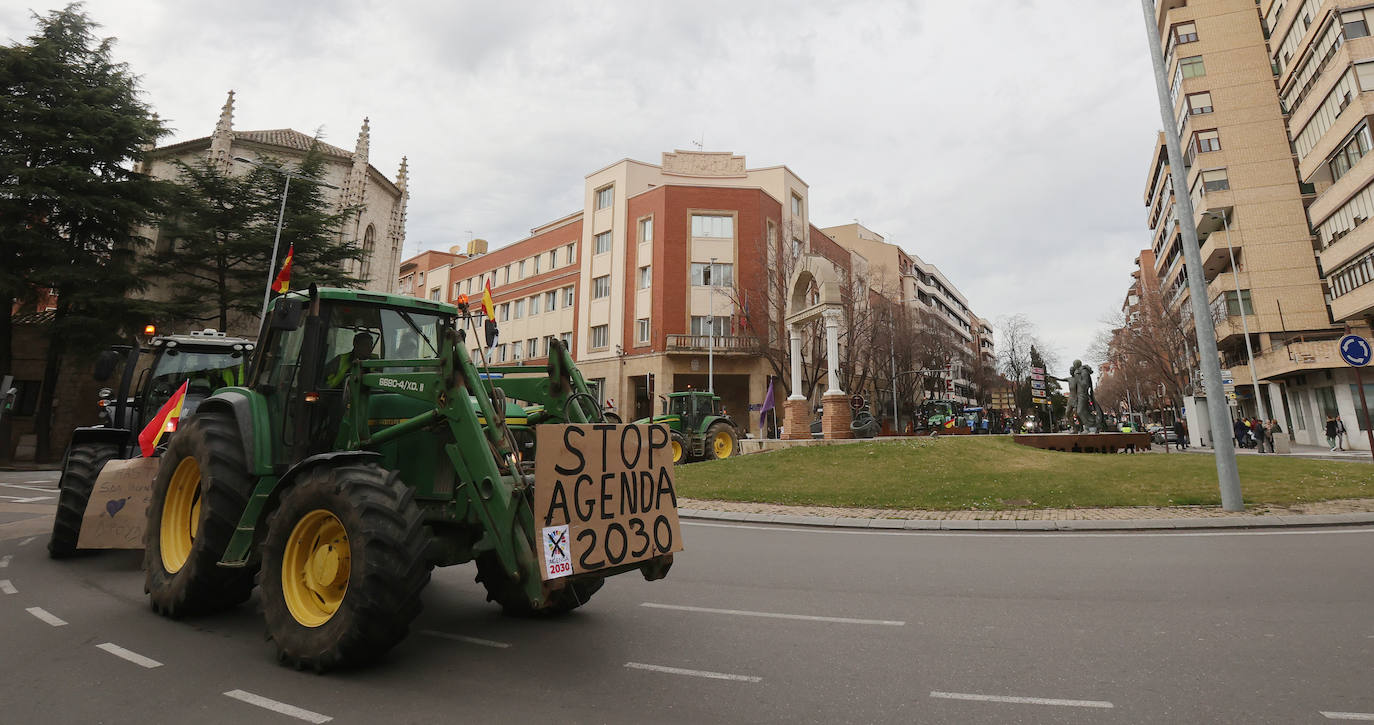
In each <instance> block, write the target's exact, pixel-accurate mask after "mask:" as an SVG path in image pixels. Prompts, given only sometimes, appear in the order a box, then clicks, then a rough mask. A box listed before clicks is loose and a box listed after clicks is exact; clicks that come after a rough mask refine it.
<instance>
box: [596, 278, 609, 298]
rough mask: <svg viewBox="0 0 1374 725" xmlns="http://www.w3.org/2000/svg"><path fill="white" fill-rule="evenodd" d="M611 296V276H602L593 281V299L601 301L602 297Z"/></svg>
mask: <svg viewBox="0 0 1374 725" xmlns="http://www.w3.org/2000/svg"><path fill="white" fill-rule="evenodd" d="M610 296H611V276H610V275H609V274H607V275H602V276H600V277H597V278H596V279H593V280H592V299H594V300H599V299H601V298H602V297H610Z"/></svg>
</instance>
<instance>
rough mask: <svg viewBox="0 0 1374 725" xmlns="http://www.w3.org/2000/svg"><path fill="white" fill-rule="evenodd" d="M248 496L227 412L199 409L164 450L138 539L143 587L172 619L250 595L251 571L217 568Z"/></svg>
mask: <svg viewBox="0 0 1374 725" xmlns="http://www.w3.org/2000/svg"><path fill="white" fill-rule="evenodd" d="M252 494H253V478H252V476H251V475H250V474H249V472H248V464H247V462H246V461H245V459H244V454H243V444H242V442H241V439H240V437H239V429H238V426H237V425H236V424H235V422H234V418H233V416H232V415H229V414H227V413H220V412H214V411H207V412H204V413H198V414H196V415H194V416H192V417H191V418H189V419H187V420H186V421H185V424H184V425H183V426H182V427H181V429H180V430H178V431H177V432H176V434H175V435H174V436H173V437H172V441H171V443H169V444H168V445H167V451H166V452H165V453H163V454H162V462H161V463H160V464H159V465H158V469H157V478H155V479H153V492H152V499H151V500H150V501H149V503H148V526H147V531H146V532H145V533H144V537H143V548H144V555H143V569H144V571H145V572H147V573H146V575H145V578H144V584H143V590H144V591H145V592H147V593H148V598H149V600H150V601H151V603H152V607H153V610H154V611H156V612H157V613H158V614H161V615H163V616H166V617H171V618H173V619H177V618H180V617H182V616H185V615H189V614H205V613H209V612H215V611H219V610H222V609H229V608H231V607H235V606H237V605H239V604H242V603H243V602H245V601H247V600H248V597H249V596H250V595H251V594H252V593H253V573H254V572H253V569H252V568H250V567H242V568H237V569H227V568H222V567H219V566H217V564H218V562H219V559H220V556H221V555H222V554H223V553H224V550H225V548H226V547H227V546H228V545H229V539H230V538H231V537H232V536H233V535H234V529H235V527H237V526H238V523H239V517H240V516H242V515H243V511H244V509H245V508H247V506H248V499H249V497H250V496H252Z"/></svg>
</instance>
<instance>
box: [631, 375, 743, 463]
mask: <svg viewBox="0 0 1374 725" xmlns="http://www.w3.org/2000/svg"><path fill="white" fill-rule="evenodd" d="M667 398H668V405H667V408H668V412H667V413H665V414H663V415H658V416H654V417H653V418H652V419H650V418H641V419H640V420H637V421H635V423H661V424H663V425H666V426H668V428H669V430H670V431H671V433H672V436H673V463H688V462H691V461H696V460H702V459H705V460H715V459H717V458H730V457H731V456H738V455H739V427H738V426H736V425H735V421H733V420H731V419H730V417H729V416H726V415H722V414H721V412H720V396H719V395H716V394H714V393H708V392H705V391H701V390H689V391H687V392H685V393H669V394H668V396H667Z"/></svg>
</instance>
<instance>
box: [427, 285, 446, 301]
mask: <svg viewBox="0 0 1374 725" xmlns="http://www.w3.org/2000/svg"><path fill="white" fill-rule="evenodd" d="M442 292H443V290H441V289H439V288H438V287H435V288H433V289H431V290H430V291H429V298H430V299H432V300H434V301H435V302H438V301H439V295H440V294H441V293H442Z"/></svg>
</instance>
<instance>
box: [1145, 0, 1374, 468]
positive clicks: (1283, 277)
mask: <svg viewBox="0 0 1374 725" xmlns="http://www.w3.org/2000/svg"><path fill="white" fill-rule="evenodd" d="M1314 4H1315V3H1313V2H1309V3H1306V5H1314ZM1330 4H1331V3H1327V5H1330ZM1293 5H1294V7H1292V8H1289V9H1288V11H1284V10H1283V9H1282V8H1279V9H1278V12H1277V13H1273V14H1272V19H1273V21H1275V22H1274V23H1273V24H1271V20H1270V19H1266V18H1265V17H1264V16H1263V15H1262V14H1263V13H1266V12H1269V11H1270V10H1271V9H1272V8H1271V7H1270V5H1269V4H1268V3H1261V5H1260V6H1258V7H1257V6H1256V5H1255V3H1254V2H1251V1H1250V0H1161V2H1159V3H1157V5H1156V9H1157V18H1158V27H1159V32H1160V35H1161V41H1162V42H1163V44H1164V47H1165V49H1166V53H1165V56H1166V60H1165V62H1166V69H1167V72H1168V73H1169V74H1170V77H1171V79H1172V81H1171V84H1170V94H1171V98H1172V100H1173V102H1174V110H1175V114H1176V115H1175V119H1176V123H1177V124H1178V128H1179V135H1180V137H1181V138H1182V139H1183V142H1184V147H1185V148H1184V155H1185V163H1186V164H1187V165H1188V168H1187V169H1186V173H1185V176H1186V178H1187V182H1188V189H1187V193H1188V194H1189V196H1190V197H1191V199H1192V202H1193V206H1194V212H1195V217H1194V221H1195V222H1196V224H1197V227H1198V241H1199V244H1200V245H1201V254H1202V259H1203V271H1204V275H1205V280H1204V281H1205V282H1206V285H1207V295H1208V299H1207V302H1208V304H1209V307H1210V309H1211V311H1212V316H1213V319H1214V320H1215V321H1216V329H1217V342H1218V348H1219V350H1220V351H1221V355H1222V364H1223V367H1225V368H1227V369H1229V370H1230V371H1231V373H1232V378H1233V379H1234V380H1235V384H1236V385H1235V393H1236V396H1237V400H1236V401H1235V403H1234V405H1235V406H1236V411H1235V413H1236V414H1237V415H1257V414H1258V413H1259V408H1258V401H1257V400H1256V397H1255V396H1256V394H1257V393H1258V394H1259V395H1264V396H1266V398H1265V399H1266V402H1267V403H1268V408H1269V410H1270V414H1271V415H1273V416H1275V417H1277V418H1279V419H1280V421H1281V423H1284V428H1285V430H1288V431H1290V432H1291V433H1292V434H1293V435H1294V437H1295V440H1297V441H1298V442H1304V443H1312V442H1316V441H1317V440H1318V439H1319V438H1320V427H1321V423H1322V420H1323V418H1322V415H1323V412H1324V411H1327V410H1334V409H1335V408H1334V407H1333V404H1328V403H1330V402H1331V401H1334V400H1335V399H1337V398H1338V397H1339V395H1340V392H1339V391H1337V390H1335V389H1334V388H1335V387H1337V383H1339V379H1340V378H1341V377H1342V376H1343V375H1344V374H1345V373H1344V371H1343V370H1342V369H1340V365H1339V360H1338V358H1336V357H1335V354H1334V353H1335V347H1334V340H1335V339H1336V338H1337V337H1339V334H1340V331H1341V326H1340V325H1338V324H1335V323H1334V322H1333V320H1332V317H1331V314H1330V311H1329V310H1328V307H1327V297H1326V295H1325V293H1324V283H1323V278H1322V266H1321V265H1320V264H1319V260H1318V257H1317V256H1316V255H1315V254H1314V248H1315V245H1317V244H1318V242H1317V240H1316V239H1315V238H1314V236H1313V233H1312V227H1311V226H1309V219H1308V213H1309V205H1312V206H1314V207H1315V206H1317V205H1318V203H1319V202H1320V199H1319V197H1318V196H1317V193H1316V192H1317V191H1318V189H1317V182H1319V181H1320V179H1319V178H1317V176H1318V175H1317V174H1316V173H1315V172H1314V171H1312V170H1313V169H1315V168H1316V166H1315V162H1314V161H1313V154H1320V153H1322V151H1321V148H1325V146H1324V145H1323V146H1321V147H1320V148H1319V147H1318V146H1317V144H1316V142H1315V141H1314V140H1313V135H1312V130H1311V129H1316V128H1320V124H1325V123H1326V121H1322V120H1320V119H1321V118H1326V117H1327V116H1329V115H1330V109H1327V110H1321V109H1323V108H1325V107H1324V105H1323V104H1324V101H1321V98H1322V97H1323V94H1322V92H1321V89H1320V88H1318V87H1317V86H1316V85H1313V86H1312V87H1311V88H1309V90H1307V91H1303V90H1302V87H1303V86H1304V85H1306V84H1307V82H1308V79H1309V77H1308V76H1305V75H1304V74H1306V73H1308V71H1307V70H1305V69H1307V68H1309V67H1315V66H1309V65H1308V64H1307V63H1306V61H1305V59H1304V57H1303V56H1301V55H1300V53H1295V50H1294V49H1295V46H1294V44H1293V42H1292V41H1291V40H1290V39H1289V35H1288V31H1289V30H1290V29H1291V28H1292V27H1294V26H1293V23H1294V22H1296V24H1297V26H1299V27H1300V26H1302V25H1303V23H1304V22H1309V23H1310V22H1313V21H1304V20H1303V19H1302V18H1303V16H1304V14H1305V13H1304V12H1300V10H1301V8H1299V7H1298V5H1299V3H1293ZM1317 30H1318V29H1317V28H1316V27H1315V26H1314V27H1312V28H1311V34H1315V33H1316V31H1317ZM1322 52H1325V51H1322ZM1320 63H1321V61H1320V58H1318V59H1317V65H1320ZM1276 73H1277V75H1276ZM1295 78H1300V79H1301V80H1297V81H1296V86H1295V85H1294V84H1293V83H1292V82H1291V81H1293V80H1294V79H1295ZM1312 88H1316V90H1315V91H1314V90H1312ZM1314 94H1315V95H1314ZM1314 117H1315V118H1318V120H1317V121H1316V123H1318V124H1319V126H1313V127H1311V129H1309V121H1310V120H1312V119H1313V118H1314ZM1290 131H1296V133H1294V134H1293V141H1292V143H1291V144H1290ZM1295 168H1296V172H1295ZM1304 169H1306V170H1308V171H1307V172H1304ZM1175 193H1176V190H1175V189H1173V183H1172V178H1171V175H1170V171H1169V162H1168V156H1167V153H1166V152H1165V149H1164V135H1163V134H1162V133H1161V134H1159V135H1158V136H1157V137H1156V139H1155V140H1154V144H1153V148H1152V152H1151V157H1150V164H1149V167H1148V173H1147V182H1146V188H1145V206H1146V209H1147V225H1148V227H1149V229H1150V232H1151V245H1150V249H1151V252H1152V253H1153V255H1154V256H1155V271H1156V273H1157V276H1158V279H1159V282H1160V286H1161V290H1162V292H1163V296H1164V300H1165V302H1166V304H1168V305H1170V306H1172V307H1175V308H1178V309H1180V310H1181V311H1182V313H1183V314H1184V315H1185V317H1187V318H1188V319H1191V306H1190V305H1191V302H1190V300H1189V294H1190V293H1189V290H1188V286H1187V271H1186V270H1185V269H1184V265H1183V259H1182V256H1183V255H1182V247H1181V244H1182V238H1181V235H1180V233H1179V229H1178V224H1177V222H1176V221H1175V220H1174V213H1173V200H1174V194H1175ZM1247 329H1248V331H1249V336H1250V343H1251V347H1252V348H1253V350H1254V356H1255V370H1254V373H1255V377H1257V378H1258V379H1259V380H1260V385H1259V388H1260V390H1259V391H1255V390H1254V385H1253V384H1252V383H1251V380H1252V376H1251V370H1250V368H1249V366H1248V364H1247V355H1246V349H1245V330H1247ZM1328 348H1329V350H1328ZM1346 395H1347V396H1348V391H1347V393H1346ZM1347 412H1350V413H1353V409H1352V410H1349V411H1347ZM1350 419H1352V418H1347V420H1350ZM1352 429H1353V426H1352Z"/></svg>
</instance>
